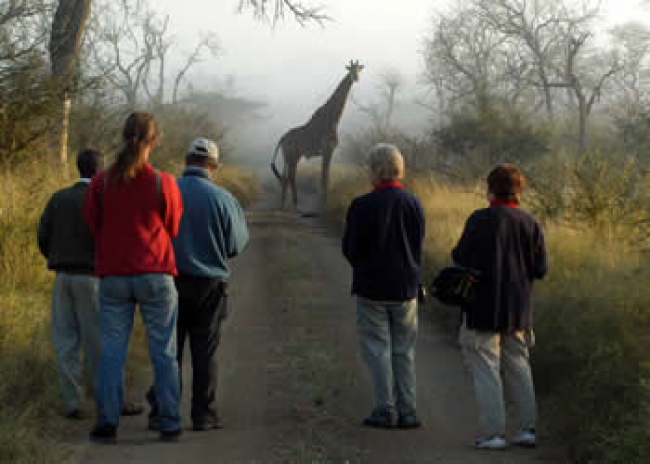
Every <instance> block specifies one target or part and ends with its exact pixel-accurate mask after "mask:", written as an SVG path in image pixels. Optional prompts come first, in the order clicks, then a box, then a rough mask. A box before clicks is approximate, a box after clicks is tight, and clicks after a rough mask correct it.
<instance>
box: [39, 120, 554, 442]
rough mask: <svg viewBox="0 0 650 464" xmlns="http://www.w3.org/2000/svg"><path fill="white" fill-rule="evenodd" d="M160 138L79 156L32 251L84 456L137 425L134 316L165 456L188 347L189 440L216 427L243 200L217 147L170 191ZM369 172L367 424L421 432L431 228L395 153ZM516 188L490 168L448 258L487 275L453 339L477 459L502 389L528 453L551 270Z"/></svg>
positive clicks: (353, 250)
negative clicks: (425, 272)
mask: <svg viewBox="0 0 650 464" xmlns="http://www.w3.org/2000/svg"><path fill="white" fill-rule="evenodd" d="M158 138H159V129H158V125H157V122H156V120H155V118H154V117H153V115H151V114H149V113H144V112H136V113H132V114H131V115H130V116H129V117H128V119H127V120H126V122H125V125H124V128H123V132H122V141H123V146H122V148H121V150H120V151H119V152H118V155H117V159H116V161H115V162H114V163H113V164H112V165H111V166H110V167H108V168H107V169H102V168H103V156H102V154H101V153H99V152H97V151H95V150H90V149H86V150H82V151H81V152H80V153H79V154H78V157H77V166H78V168H79V173H80V175H81V178H80V179H79V181H78V182H76V183H75V184H74V185H73V186H72V187H69V188H66V189H63V190H61V191H59V192H57V193H55V194H54V195H53V196H52V197H51V199H50V201H49V202H48V204H47V206H46V208H45V211H44V212H43V215H42V218H41V222H40V225H39V230H38V244H39V247H40V250H41V252H42V253H43V255H44V256H45V257H46V258H47V262H48V266H49V268H50V269H52V270H54V271H56V279H55V282H54V290H53V297H52V330H53V339H54V345H55V351H56V356H57V365H58V369H59V373H60V383H61V391H62V396H63V401H64V404H65V408H66V409H65V415H66V416H67V417H69V418H80V417H82V416H83V414H82V406H83V401H82V399H83V396H82V395H83V393H82V384H83V382H82V369H81V361H80V357H79V351H80V347H81V346H83V349H84V352H85V353H84V357H85V361H86V364H87V368H88V372H89V373H90V375H91V378H92V380H93V382H92V383H93V384H94V390H95V398H96V403H97V422H96V424H95V426H94V427H93V429H92V430H91V432H90V439H91V440H93V441H98V442H114V441H115V440H116V434H117V427H118V424H119V418H120V415H125V414H137V413H140V412H142V408H139V407H137V405H130V404H129V402H126V401H125V400H124V374H123V372H124V364H125V359H126V354H127V348H128V343H129V337H130V334H131V330H132V327H133V321H134V312H135V307H136V305H137V306H138V307H139V309H140V312H141V314H142V319H143V322H144V326H145V329H146V332H147V340H148V345H149V354H150V357H151V361H152V364H153V370H154V384H153V386H152V387H151V388H150V389H149V392H148V393H147V400H148V401H149V404H150V406H151V412H150V415H149V428H150V429H152V430H156V431H159V432H160V437H161V439H162V440H163V441H176V440H177V439H178V437H179V436H180V435H181V433H182V427H181V417H180V413H179V403H180V390H181V376H180V368H179V367H180V365H181V364H182V360H183V347H184V345H185V341H186V339H189V343H190V350H191V359H192V375H193V378H192V402H191V419H192V425H193V429H194V430H209V429H215V428H220V427H221V422H220V419H219V415H218V411H217V407H216V387H217V358H216V350H217V347H218V345H219V340H220V332H221V324H222V322H223V320H224V319H225V318H226V316H227V313H228V309H227V306H228V305H227V299H228V278H229V277H230V268H229V265H228V261H229V260H230V259H232V258H234V257H236V256H237V255H238V254H239V253H241V252H242V250H243V249H244V247H245V245H246V243H247V241H248V230H247V226H246V220H245V218H244V215H243V212H242V209H241V207H240V205H239V204H238V202H237V200H236V199H235V198H234V197H233V196H232V195H231V194H230V193H228V192H227V191H226V190H224V189H223V188H220V187H218V186H216V185H214V183H213V182H212V180H211V179H212V176H213V174H214V172H215V170H216V169H217V167H218V165H219V151H218V148H217V146H216V145H215V144H214V143H213V142H212V141H210V140H207V139H205V138H197V139H195V140H194V141H193V142H192V144H191V145H190V147H189V149H188V150H187V152H186V153H185V163H186V168H185V170H184V172H183V174H182V177H181V178H180V179H178V180H176V179H174V178H173V177H172V176H171V175H169V174H167V173H164V172H161V171H158V170H156V169H154V168H153V167H152V166H151V165H150V164H149V162H148V160H149V155H150V153H151V150H152V149H153V148H154V146H155V145H156V142H157V141H158ZM369 159H370V166H369V167H370V174H371V176H370V177H371V183H372V187H373V190H372V191H371V192H370V193H368V194H365V195H363V196H360V197H358V198H356V199H354V200H353V201H352V203H351V205H350V207H349V209H348V212H347V217H346V222H345V232H344V237H343V244H342V248H343V254H344V256H345V257H346V259H347V260H348V262H349V263H350V265H351V266H352V269H353V281H352V293H353V294H354V295H356V297H357V311H356V314H357V333H358V339H359V344H360V352H361V355H362V358H363V359H364V360H365V362H366V364H367V366H368V368H369V371H370V376H371V380H372V385H373V388H374V393H375V395H374V396H375V407H374V409H373V411H372V412H371V414H370V415H369V416H368V417H367V418H365V419H364V420H363V424H364V425H366V426H369V427H378V428H388V429H392V428H401V429H412V428H418V427H421V425H422V424H421V421H420V418H419V416H418V414H417V407H416V372H415V352H416V341H417V331H418V314H417V313H418V296H419V295H420V292H421V288H422V275H421V266H422V249H423V240H424V237H425V229H426V228H425V217H424V212H423V208H422V205H421V204H420V201H419V200H418V199H417V198H416V196H415V195H413V194H412V193H410V192H408V191H407V190H406V189H405V188H404V187H403V185H402V184H401V180H402V179H403V177H404V159H403V157H402V155H401V153H400V152H399V150H398V149H397V147H395V146H393V145H388V144H379V145H376V146H375V147H374V148H373V149H372V151H371V153H370V157H369ZM524 188H525V178H524V176H523V174H522V173H521V171H520V170H519V169H518V168H517V167H516V166H514V165H511V164H501V165H498V166H496V167H494V168H493V169H492V171H491V172H490V174H489V175H488V177H487V200H488V202H489V207H487V208H483V209H479V210H477V211H475V212H474V213H473V214H472V215H471V216H470V217H469V219H468V220H467V223H466V225H465V228H464V230H463V232H462V235H461V237H460V239H459V242H458V244H457V246H456V247H455V248H454V249H453V251H452V257H453V260H454V262H455V264H456V265H458V266H462V267H465V268H469V269H473V270H476V271H478V272H480V273H481V275H482V276H483V277H482V279H481V283H480V285H478V286H477V289H476V298H475V299H473V300H472V301H471V302H468V303H467V304H465V305H464V307H463V308H462V324H461V329H460V336H459V342H460V345H461V347H462V352H463V355H464V359H465V361H466V364H467V366H468V368H469V372H470V373H471V376H472V379H473V384H474V391H475V396H476V400H477V405H478V409H479V413H480V420H479V423H480V428H481V433H480V435H479V437H478V438H477V440H476V443H475V445H476V447H477V448H479V449H503V448H505V447H506V446H507V442H506V437H505V406H504V393H503V389H504V388H503V383H505V386H506V388H507V389H508V390H509V391H510V392H511V393H512V394H513V399H514V401H515V404H516V406H517V410H518V412H519V424H518V425H519V429H518V432H517V434H516V435H515V436H514V437H513V438H512V440H511V442H512V443H513V444H516V445H521V446H527V447H531V446H535V444H536V436H535V422H536V405H535V393H534V387H533V380H532V374H531V369H530V363H529V348H531V347H532V346H533V343H534V335H533V327H532V307H531V293H532V286H533V281H534V280H535V279H540V278H542V277H544V275H545V274H546V272H547V267H548V265H547V256H546V248H545V243H544V235H543V233H542V229H541V227H540V225H539V224H538V222H537V221H536V220H535V219H534V218H533V217H532V216H531V215H530V214H529V213H527V212H524V211H523V210H521V209H520V208H519V204H520V199H521V194H522V192H523V190H524ZM502 378H503V381H502Z"/></svg>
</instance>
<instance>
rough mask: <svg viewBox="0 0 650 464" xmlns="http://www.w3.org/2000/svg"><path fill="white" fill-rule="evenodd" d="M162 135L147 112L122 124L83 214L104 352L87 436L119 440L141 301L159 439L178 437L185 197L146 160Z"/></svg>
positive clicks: (94, 181)
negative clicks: (178, 259)
mask: <svg viewBox="0 0 650 464" xmlns="http://www.w3.org/2000/svg"><path fill="white" fill-rule="evenodd" d="M158 136H159V131H158V124H157V123H156V120H155V119H154V117H153V116H152V115H151V114H149V113H144V112H136V113H132V114H131V115H130V116H129V117H128V118H127V120H126V123H125V124H124V129H123V132H122V138H123V147H122V149H121V150H120V152H119V153H118V157H117V160H116V161H115V163H114V164H113V165H112V166H111V167H110V168H109V169H107V170H106V171H104V172H101V173H99V174H98V175H96V176H95V177H94V178H93V180H92V182H91V184H90V187H89V188H88V191H87V193H86V199H85V203H84V216H85V218H86V221H87V222H88V224H89V226H90V229H91V231H92V233H93V234H94V236H95V243H96V245H95V247H96V253H95V272H96V273H97V275H98V276H99V277H100V278H101V281H100V338H101V343H102V355H101V359H100V365H99V372H98V374H97V375H98V378H97V392H96V395H97V403H98V409H99V417H98V421H97V424H96V425H95V427H94V428H93V430H92V431H91V432H90V439H91V440H93V441H100V442H114V441H115V438H116V432H117V425H118V420H119V416H120V410H121V407H122V402H123V391H122V385H123V370H124V362H125V358H126V352H127V348H128V343H129V337H130V335H131V329H132V328H133V317H134V312H135V305H136V304H138V305H139V307H140V312H141V313H142V319H143V322H144V325H145V328H146V331H147V340H148V342H149V354H150V356H151V361H152V363H153V367H154V376H155V379H154V385H155V391H156V396H157V398H158V402H159V408H160V417H161V439H162V440H166V441H174V440H176V439H177V438H178V436H179V435H180V433H181V419H180V415H179V397H180V393H179V391H180V387H179V380H178V378H179V377H178V364H177V362H176V319H177V313H178V297H177V294H176V289H175V287H174V280H173V276H174V275H176V273H177V272H176V263H175V260H174V252H173V249H172V243H171V239H172V238H173V237H175V236H176V234H177V233H178V225H179V221H180V217H181V213H182V209H183V206H182V200H181V196H180V192H179V190H178V187H177V185H176V180H175V179H174V178H173V177H172V176H171V175H169V174H167V173H163V172H158V171H157V170H154V168H153V167H152V166H151V165H150V164H149V163H148V160H149V154H150V152H151V150H152V149H153V147H154V146H155V144H156V142H157V140H158Z"/></svg>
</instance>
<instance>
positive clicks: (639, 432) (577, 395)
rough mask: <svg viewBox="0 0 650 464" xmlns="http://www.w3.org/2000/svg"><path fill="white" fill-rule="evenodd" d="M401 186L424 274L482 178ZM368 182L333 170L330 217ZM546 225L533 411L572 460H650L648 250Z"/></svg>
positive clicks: (592, 232) (480, 203) (442, 261)
mask: <svg viewBox="0 0 650 464" xmlns="http://www.w3.org/2000/svg"><path fill="white" fill-rule="evenodd" d="M407 187H408V188H409V189H410V190H411V191H413V192H414V193H415V194H416V195H417V196H418V197H419V198H420V200H421V201H422V204H423V207H424V209H425V213H426V220H427V238H426V243H425V252H426V256H425V261H426V269H425V276H426V279H427V280H429V279H430V277H431V276H432V275H433V274H434V272H435V271H436V270H438V269H440V268H441V267H442V266H444V265H447V264H448V263H449V261H450V257H449V255H450V251H451V249H452V248H453V246H454V245H455V244H456V242H457V240H458V238H459V236H460V233H461V231H462V228H463V226H464V223H465V220H466V218H467V217H468V216H469V214H470V213H471V212H472V211H473V210H475V209H477V208H481V207H484V206H485V204H486V200H485V197H484V194H483V192H482V191H481V190H482V189H481V187H482V186H479V187H478V188H476V189H474V188H473V187H469V188H467V187H465V188H462V187H459V186H451V185H445V184H444V183H442V182H438V181H436V180H435V179H433V178H427V177H420V178H414V179H410V180H409V181H407ZM368 190H369V187H368V181H367V180H366V179H364V178H363V177H360V175H359V173H358V172H350V173H347V174H346V173H341V172H339V173H338V175H337V178H336V179H335V180H334V182H333V185H332V188H331V192H330V195H329V205H328V209H329V214H330V217H331V218H332V219H334V220H335V221H337V222H339V221H342V219H343V218H344V214H345V211H346V210H347V207H348V205H349V202H350V200H351V199H352V198H353V197H354V196H356V195H359V194H361V193H365V192H367V191H368ZM523 207H524V208H526V203H525V198H524V204H523ZM605 227H607V225H605ZM607 230H608V232H611V230H612V228H611V227H607ZM545 232H546V238H547V242H548V243H547V245H548V251H549V257H550V274H549V276H548V277H547V278H546V279H545V280H544V281H542V282H540V283H539V284H538V285H537V286H536V288H535V295H534V306H535V330H536V334H537V340H538V343H537V347H536V348H535V349H534V350H533V359H532V365H533V369H534V375H535V380H536V386H537V389H538V394H539V396H540V398H541V400H542V401H541V404H542V416H543V417H545V418H546V420H547V421H549V422H550V424H549V426H550V429H551V432H552V434H553V439H554V440H556V441H557V442H558V443H560V444H562V445H564V446H566V447H567V450H568V453H569V457H570V458H571V459H572V460H574V461H576V462H611V463H626V464H632V463H635V464H636V463H638V464H642V463H647V462H650V421H649V420H648V417H649V416H648V413H649V412H650V409H649V407H648V405H649V400H650V375H649V372H650V287H649V286H648V282H649V281H650V266H648V264H647V261H646V260H647V255H646V254H644V252H643V251H642V250H639V249H638V248H635V247H634V246H632V245H630V243H635V241H634V240H621V239H620V237H617V236H616V235H612V234H611V233H604V232H603V230H600V229H599V228H596V227H586V226H585V225H584V224H581V223H580V222H577V221H566V220H563V221H557V222H553V221H548V222H546V224H545ZM446 314H448V313H446Z"/></svg>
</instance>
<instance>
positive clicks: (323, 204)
mask: <svg viewBox="0 0 650 464" xmlns="http://www.w3.org/2000/svg"><path fill="white" fill-rule="evenodd" d="M333 151H334V150H333V149H332V148H328V149H327V150H326V151H325V153H324V154H323V163H322V168H321V182H320V209H321V212H324V211H325V210H326V209H327V189H328V187H329V179H330V163H331V162H332V153H333Z"/></svg>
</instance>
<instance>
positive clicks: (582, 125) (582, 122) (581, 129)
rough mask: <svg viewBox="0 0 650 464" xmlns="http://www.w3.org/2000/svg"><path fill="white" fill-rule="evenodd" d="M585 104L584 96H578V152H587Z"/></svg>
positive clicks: (586, 114)
mask: <svg viewBox="0 0 650 464" xmlns="http://www.w3.org/2000/svg"><path fill="white" fill-rule="evenodd" d="M587 116H588V113H587V104H586V102H585V98H584V96H582V95H580V96H578V151H579V152H580V153H584V152H586V151H587Z"/></svg>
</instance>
